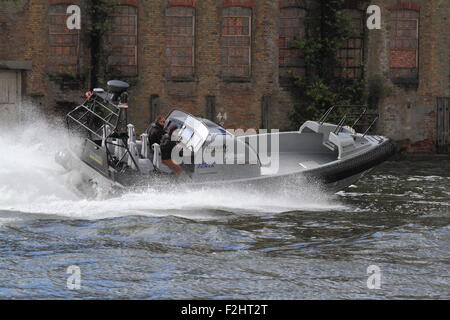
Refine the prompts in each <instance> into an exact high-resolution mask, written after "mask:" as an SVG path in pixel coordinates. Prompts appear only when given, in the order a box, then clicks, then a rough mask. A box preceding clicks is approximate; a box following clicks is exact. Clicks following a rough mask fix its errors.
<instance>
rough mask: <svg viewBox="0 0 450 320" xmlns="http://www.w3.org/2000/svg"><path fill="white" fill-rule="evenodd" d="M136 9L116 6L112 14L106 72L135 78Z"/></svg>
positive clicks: (136, 68) (136, 71) (136, 67)
mask: <svg viewBox="0 0 450 320" xmlns="http://www.w3.org/2000/svg"><path fill="white" fill-rule="evenodd" d="M137 16H138V14H137V8H136V7H133V6H127V5H118V6H116V7H115V8H114V11H113V13H112V28H111V29H112V30H111V33H110V35H109V42H110V43H109V44H110V49H111V53H110V55H109V58H108V70H109V71H110V72H112V73H119V74H120V75H124V76H137V74H138V64H137Z"/></svg>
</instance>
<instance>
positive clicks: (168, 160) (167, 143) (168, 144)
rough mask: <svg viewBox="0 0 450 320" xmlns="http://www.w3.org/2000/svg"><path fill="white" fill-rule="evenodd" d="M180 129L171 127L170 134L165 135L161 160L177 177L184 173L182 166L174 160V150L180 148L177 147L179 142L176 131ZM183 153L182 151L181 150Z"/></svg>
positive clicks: (162, 141)
mask: <svg viewBox="0 0 450 320" xmlns="http://www.w3.org/2000/svg"><path fill="white" fill-rule="evenodd" d="M177 129H178V128H177V127H176V126H171V127H170V128H169V130H168V132H167V133H166V134H165V135H163V137H162V139H161V144H160V146H161V160H162V162H163V163H164V164H165V165H166V166H168V167H169V168H170V169H172V171H174V172H175V175H177V176H180V175H181V173H182V172H183V168H181V166H180V165H178V164H176V163H175V162H173V160H172V150H173V149H174V148H179V147H178V146H177V145H178V143H179V141H178V140H177V134H176V130H177ZM180 152H181V149H180Z"/></svg>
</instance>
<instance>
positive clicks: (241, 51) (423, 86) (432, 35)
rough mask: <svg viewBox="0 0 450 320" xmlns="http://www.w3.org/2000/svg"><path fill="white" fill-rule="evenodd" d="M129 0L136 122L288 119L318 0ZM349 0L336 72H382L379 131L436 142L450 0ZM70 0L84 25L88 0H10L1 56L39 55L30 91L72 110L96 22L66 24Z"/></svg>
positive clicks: (85, 82)
mask: <svg viewBox="0 0 450 320" xmlns="http://www.w3.org/2000/svg"><path fill="white" fill-rule="evenodd" d="M119 2H120V5H121V7H120V8H119V9H118V10H116V11H115V12H114V14H113V16H114V18H113V19H114V22H115V24H114V27H112V28H111V32H110V34H109V35H108V39H105V43H106V44H107V49H108V50H107V52H110V53H111V55H110V56H109V58H108V59H107V60H106V61H107V65H106V66H105V67H106V68H105V70H110V71H111V70H118V71H119V72H120V73H121V74H123V75H124V76H125V80H127V79H130V80H133V81H132V83H133V87H132V89H131V90H130V96H131V100H130V112H131V114H130V118H131V121H132V122H134V123H135V124H136V125H137V127H138V131H142V130H143V129H144V128H145V127H146V126H147V125H148V123H149V122H150V121H151V120H152V119H151V117H152V116H155V115H156V114H159V113H163V114H164V113H167V112H169V111H170V110H171V109H173V108H181V109H184V110H186V111H189V112H192V113H194V114H197V115H203V116H205V117H206V116H208V117H211V118H214V119H213V120H215V121H219V119H218V118H216V116H217V114H219V113H220V114H221V115H222V116H223V115H225V114H226V119H225V118H223V117H222V118H220V120H222V121H224V122H225V126H226V127H229V128H233V127H239V128H255V127H262V126H266V127H267V126H268V127H270V128H279V129H287V128H288V126H289V125H290V123H289V118H288V114H289V111H290V110H291V109H292V106H293V104H294V103H296V102H297V101H299V99H301V97H299V96H298V94H297V92H296V91H295V88H294V87H292V85H289V83H288V82H287V81H285V80H286V75H287V70H288V69H289V68H290V69H293V70H294V71H296V72H298V73H300V74H303V73H304V72H305V70H304V61H303V59H302V53H301V52H300V50H298V49H292V48H290V44H289V43H290V42H292V39H293V36H294V35H295V34H298V35H300V36H304V35H306V33H307V32H306V30H305V25H304V20H305V19H306V17H308V16H309V17H314V16H317V15H318V14H319V12H318V10H317V1H315V0H208V1H206V0H121V1H119ZM348 2H349V3H358V5H357V7H355V8H349V9H348V10H349V13H350V14H351V16H352V18H353V22H354V26H355V28H358V33H357V35H356V36H355V38H352V39H350V40H349V41H348V43H347V44H346V46H345V47H344V48H343V49H342V50H341V51H340V52H339V53H338V57H339V59H340V60H341V61H342V62H343V65H344V68H343V69H340V70H336V73H337V74H339V75H341V76H343V77H347V78H354V77H357V78H359V77H364V79H365V80H366V82H367V86H368V88H369V87H370V86H371V85H372V84H373V83H374V82H378V83H379V85H380V86H381V88H382V90H381V91H380V92H381V93H380V94H379V97H378V109H379V112H380V123H379V129H380V131H381V133H383V134H385V135H388V136H390V137H392V138H393V139H395V140H397V141H399V142H400V145H404V149H405V150H407V151H409V152H433V151H434V150H435V147H436V117H437V115H436V98H437V97H448V95H449V88H448V83H449V58H450V50H449V39H450V38H449V37H450V34H449V32H450V31H449V30H450V25H449V22H450V20H449V18H450V17H449V12H450V3H449V1H440V0H408V1H403V0H372V1H348ZM70 4H78V5H80V6H81V9H82V27H83V28H86V27H87V26H89V24H90V17H89V16H88V14H86V13H87V12H88V11H87V7H88V5H89V4H90V2H89V1H87V0H18V1H13V2H11V1H1V2H0V29H1V32H0V41H1V43H2V45H1V46H0V68H1V66H2V64H1V61H10V60H13V61H31V62H32V68H31V70H22V71H20V72H22V73H23V76H22V79H23V87H24V90H22V91H23V93H24V98H25V99H29V100H31V101H34V102H39V103H40V104H42V108H43V110H44V111H45V112H49V113H52V114H55V113H58V114H59V113H60V114H63V113H64V112H66V111H67V109H68V108H70V107H71V106H72V105H73V104H75V103H77V102H79V101H80V100H81V95H82V93H83V92H84V91H85V90H87V89H89V86H90V80H89V76H88V75H89V70H90V68H91V65H90V63H91V56H90V54H91V51H90V50H91V49H90V44H89V34H87V33H86V32H84V31H83V29H82V30H81V31H79V32H77V31H68V30H65V29H64V26H63V25H62V24H61V22H62V21H61V18H59V16H60V15H61V16H62V15H63V14H64V13H63V6H64V5H70ZM369 4H376V5H379V6H380V7H381V9H382V28H381V30H367V29H366V28H365V18H366V17H367V16H366V14H365V9H366V8H367V6H368V5H369ZM358 34H360V36H359V35H358ZM108 41H109V43H108ZM61 73H64V76H61ZM68 75H71V76H72V77H68ZM103 85H104V84H103ZM263 111H264V112H263ZM298 125H299V126H300V124H298Z"/></svg>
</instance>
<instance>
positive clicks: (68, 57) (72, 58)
mask: <svg viewBox="0 0 450 320" xmlns="http://www.w3.org/2000/svg"><path fill="white" fill-rule="evenodd" d="M67 7H68V5H67V4H54V5H51V6H50V7H49V34H48V38H49V41H48V42H49V51H48V57H49V60H50V63H49V67H48V71H49V72H50V73H63V74H70V75H77V74H78V71H79V70H78V67H79V50H80V30H77V29H74V30H69V29H68V28H67V18H68V14H67V12H66V10H67Z"/></svg>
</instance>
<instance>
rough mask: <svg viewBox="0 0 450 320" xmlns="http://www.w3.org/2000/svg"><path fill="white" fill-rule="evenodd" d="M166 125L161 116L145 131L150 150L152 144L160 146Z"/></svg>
mask: <svg viewBox="0 0 450 320" xmlns="http://www.w3.org/2000/svg"><path fill="white" fill-rule="evenodd" d="M165 124H166V119H165V118H164V117H162V116H159V117H157V118H156V121H155V122H153V123H152V124H151V125H150V126H149V127H148V129H147V134H148V144H149V147H150V148H151V147H152V146H153V144H154V143H157V144H161V138H162V136H163V135H164V134H165V131H164V125H165Z"/></svg>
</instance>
